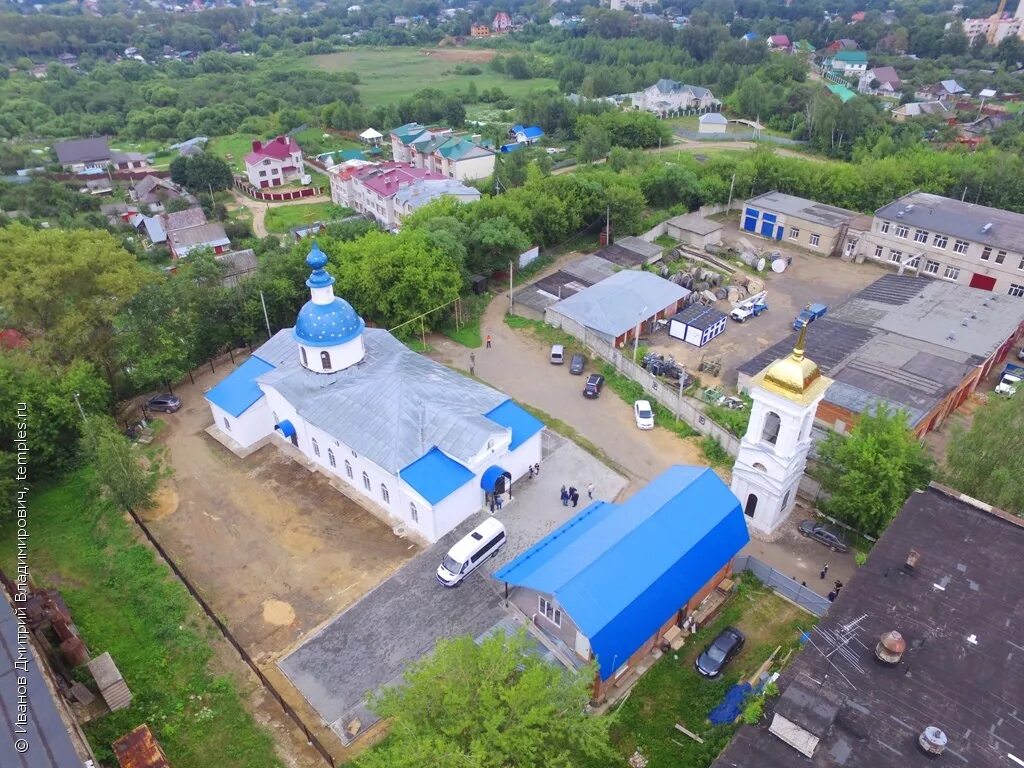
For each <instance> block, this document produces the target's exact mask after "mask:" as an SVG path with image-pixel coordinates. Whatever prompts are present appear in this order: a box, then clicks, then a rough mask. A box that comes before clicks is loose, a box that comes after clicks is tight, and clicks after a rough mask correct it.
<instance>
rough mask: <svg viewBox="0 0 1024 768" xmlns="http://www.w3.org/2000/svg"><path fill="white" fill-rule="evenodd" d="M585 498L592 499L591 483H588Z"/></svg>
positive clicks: (592, 486) (592, 485)
mask: <svg viewBox="0 0 1024 768" xmlns="http://www.w3.org/2000/svg"><path fill="white" fill-rule="evenodd" d="M587 498H588V499H593V498H594V484H593V483H590V484H589V485H588V486H587Z"/></svg>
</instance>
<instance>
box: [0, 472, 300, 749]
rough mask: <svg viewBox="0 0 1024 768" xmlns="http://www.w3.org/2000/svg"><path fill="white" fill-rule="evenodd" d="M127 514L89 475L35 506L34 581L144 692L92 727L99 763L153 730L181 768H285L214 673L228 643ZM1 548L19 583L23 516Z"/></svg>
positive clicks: (45, 494)
mask: <svg viewBox="0 0 1024 768" xmlns="http://www.w3.org/2000/svg"><path fill="white" fill-rule="evenodd" d="M126 517H127V516H126V515H122V514H121V513H120V512H118V511H116V510H115V509H113V507H112V506H111V505H110V504H109V503H108V502H107V501H104V500H100V499H98V498H97V497H96V494H95V490H94V488H93V487H92V486H91V484H90V482H89V473H88V470H80V471H79V472H77V473H75V474H73V475H70V476H68V477H67V478H65V479H64V480H63V481H62V482H61V483H59V484H57V485H54V486H52V487H50V488H49V489H46V490H43V491H40V492H37V493H35V494H33V496H32V498H31V506H30V515H29V528H30V531H31V535H32V538H31V545H30V550H29V552H30V554H29V557H30V565H31V568H32V577H33V579H34V580H35V582H36V583H37V584H38V585H39V586H47V587H49V586H52V587H56V588H58V589H60V592H61V595H62V596H63V597H64V600H65V601H66V602H67V604H68V607H69V608H70V609H71V615H72V616H73V617H74V621H75V624H76V625H77V626H78V629H79V631H80V632H81V633H82V638H83V639H84V640H85V642H86V645H88V646H89V649H90V650H91V651H92V653H93V655H94V656H96V655H98V654H100V653H102V652H104V651H109V652H110V655H111V656H112V657H113V658H114V661H115V662H116V663H117V666H118V669H120V670H121V673H122V674H123V675H124V679H125V682H127V683H128V687H129V688H130V689H131V691H132V694H133V695H134V699H133V701H132V704H131V706H130V707H128V708H127V709H124V710H121V711H119V712H115V713H113V714H110V715H107V716H105V717H102V718H99V719H97V720H93V721H92V722H90V723H88V724H87V725H86V726H85V731H86V734H87V735H88V737H89V742H90V743H91V744H92V747H93V749H94V750H95V751H96V756H97V757H98V758H99V759H100V761H101V762H102V763H103V765H113V764H114V763H115V760H114V756H113V754H112V751H111V749H110V745H111V743H112V742H113V741H114V740H115V739H117V738H118V737H120V736H122V735H124V734H125V733H127V732H128V731H130V730H131V729H132V728H134V727H135V726H137V725H138V724H139V723H143V722H145V723H148V724H149V727H150V728H152V729H153V733H154V735H155V736H156V738H157V740H158V741H159V742H160V744H161V745H162V746H163V748H164V750H165V751H166V752H167V758H168V760H170V763H171V765H174V766H175V768H208V767H209V766H211V765H216V766H225V767H227V766H245V767H246V768H280V765H281V763H280V761H279V760H278V759H277V757H276V756H275V754H274V745H273V741H272V740H271V737H270V733H269V732H268V731H267V730H265V729H264V728H262V727H260V726H259V725H257V724H256V722H255V721H254V720H253V718H252V716H251V715H250V714H249V712H248V711H247V710H246V709H245V706H244V705H243V703H242V699H241V697H240V695H239V689H238V687H237V685H236V683H235V682H233V681H232V680H231V679H228V678H226V677H222V676H217V675H215V674H214V673H213V672H212V671H211V669H210V662H211V660H212V659H213V647H212V646H213V643H217V642H223V641H221V640H219V638H220V635H219V634H218V633H217V631H216V629H214V626H213V624H212V623H211V622H210V621H209V620H208V619H207V618H206V617H205V616H204V615H203V614H202V613H201V612H200V610H199V608H198V606H197V605H196V603H195V601H194V600H193V599H192V598H191V597H190V596H189V594H188V592H187V591H186V590H185V587H184V586H182V584H181V583H180V582H178V581H177V580H175V579H174V578H173V577H172V576H171V572H170V570H169V569H168V568H167V567H166V566H165V565H163V564H162V563H160V562H157V560H156V559H155V558H154V555H153V553H152V551H151V550H150V549H149V548H147V547H145V546H143V545H142V544H140V543H139V542H138V541H137V540H136V535H137V534H136V531H135V530H134V528H133V527H132V526H131V525H130V524H129V523H128V522H126ZM0 540H2V541H4V542H6V544H5V545H4V546H3V547H2V549H0V564H2V565H3V567H4V569H5V571H6V572H7V573H9V574H12V575H13V574H14V573H15V572H16V571H15V567H14V565H15V563H14V559H15V555H14V524H13V522H12V521H11V519H8V520H6V521H4V523H3V524H2V525H0Z"/></svg>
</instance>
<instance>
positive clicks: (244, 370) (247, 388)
mask: <svg viewBox="0 0 1024 768" xmlns="http://www.w3.org/2000/svg"><path fill="white" fill-rule="evenodd" d="M272 370H274V366H272V365H271V364H270V363H268V362H267V361H265V360H261V359H260V358H258V357H256V356H255V355H254V356H253V357H250V358H249V359H248V360H246V361H245V362H244V363H242V364H241V365H240V366H238V367H237V368H236V369H235V370H234V371H232V372H231V373H230V374H228V375H227V376H226V377H224V379H222V380H221V382H220V384H218V385H217V386H215V387H214V388H213V389H211V390H210V391H209V392H207V393H206V399H207V400H209V401H210V402H211V403H213V404H214V405H216V406H217V407H218V408H220V409H222V410H224V411H227V412H228V413H229V414H231V415H232V416H241V415H242V414H243V413H245V411H246V410H248V409H249V407H250V406H251V405H252V404H253V403H255V402H256V401H257V400H259V399H260V398H261V397H263V390H262V389H260V387H259V384H257V383H256V378H257V377H258V376H262V375H263V374H264V373H266V372H267V371H272Z"/></svg>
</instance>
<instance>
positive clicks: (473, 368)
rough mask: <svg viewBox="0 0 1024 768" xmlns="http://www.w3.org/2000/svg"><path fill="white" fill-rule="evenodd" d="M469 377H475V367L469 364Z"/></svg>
mask: <svg viewBox="0 0 1024 768" xmlns="http://www.w3.org/2000/svg"><path fill="white" fill-rule="evenodd" d="M469 375H470V376H476V366H475V365H473V363H470V364H469Z"/></svg>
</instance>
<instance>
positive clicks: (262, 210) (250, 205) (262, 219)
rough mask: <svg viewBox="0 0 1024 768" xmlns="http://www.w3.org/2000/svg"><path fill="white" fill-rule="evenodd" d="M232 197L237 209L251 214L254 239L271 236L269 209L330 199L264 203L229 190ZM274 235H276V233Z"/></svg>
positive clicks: (320, 198)
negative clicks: (268, 224) (268, 226)
mask: <svg viewBox="0 0 1024 768" xmlns="http://www.w3.org/2000/svg"><path fill="white" fill-rule="evenodd" d="M231 195H232V197H234V198H235V203H236V204H237V206H238V207H239V208H246V209H248V210H249V212H250V213H251V214H252V232H253V234H254V235H256V237H266V236H267V235H269V234H271V233H270V232H268V231H267V222H266V219H267V211H268V210H269V209H270V208H276V207H278V206H282V205H313V204H315V203H329V202H331V198H330V196H329V195H316V196H314V197H304V198H302V199H301V200H289V201H287V202H281V203H265V202H263V201H261V200H253V199H252V198H251V197H246V196H245V195H243V194H241V193H239V192H238V191H237V190H234V189H233V190H231ZM274 234H277V233H276V232H275V233H274Z"/></svg>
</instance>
